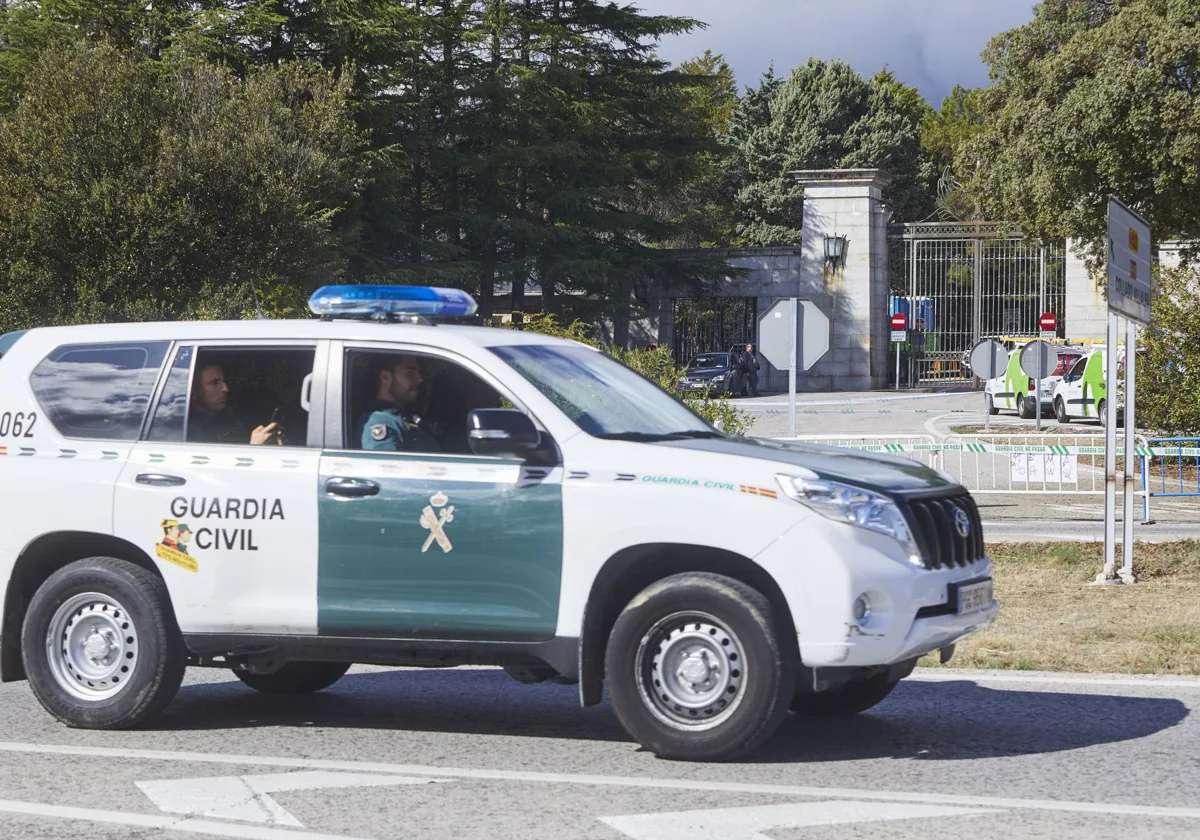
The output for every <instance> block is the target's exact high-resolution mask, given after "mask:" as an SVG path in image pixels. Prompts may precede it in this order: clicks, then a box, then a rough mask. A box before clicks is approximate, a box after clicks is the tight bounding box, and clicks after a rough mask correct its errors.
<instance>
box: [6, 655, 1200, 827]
mask: <svg viewBox="0 0 1200 840" xmlns="http://www.w3.org/2000/svg"><path fill="white" fill-rule="evenodd" d="M1197 710H1200V680H1197V679H1187V678H1176V679H1170V678H1165V679H1164V678H1136V677H1110V678H1106V677H1077V676H1069V675H1040V674H1028V673H1003V674H991V673H985V672H965V671H964V672H955V671H953V670H938V671H918V673H917V674H915V675H914V677H912V678H910V679H909V680H906V681H905V682H904V683H902V684H901V685H900V686H899V687H898V688H897V689H896V691H895V692H894V693H893V694H892V696H891V697H889V698H888V699H887V700H886V701H884V703H882V704H881V705H879V706H878V707H876V709H874V710H872V711H871V712H869V713H867V714H865V715H862V716H859V717H855V718H847V719H833V720H829V719H824V720H818V719H802V718H798V717H791V718H789V719H788V720H787V721H786V722H785V724H784V725H783V727H782V728H781V730H780V731H779V733H778V735H777V736H776V737H775V738H774V739H773V740H772V741H771V742H770V743H769V745H768V746H767V747H765V748H764V749H762V750H761V751H759V752H758V753H757V754H755V755H753V756H751V757H749V758H748V759H746V760H744V761H741V762H739V763H737V764H722V765H718V764H683V763H676V762H667V761H661V760H658V759H655V758H654V757H653V756H651V755H649V754H647V753H645V752H643V751H641V750H640V749H639V748H638V747H637V745H635V744H634V743H632V742H631V741H630V740H629V739H628V738H627V737H626V735H625V734H624V733H623V732H622V730H621V728H620V726H619V724H618V723H617V721H616V718H615V717H614V715H613V713H612V710H611V708H610V707H609V706H608V705H607V704H605V705H602V706H599V707H595V708H591V709H581V708H579V706H578V703H577V701H576V693H575V688H574V687H573V686H561V685H555V684H542V685H535V686H522V685H518V684H516V683H514V682H512V681H511V680H509V678H508V677H507V676H505V675H504V674H503V672H501V671H496V670H492V669H454V670H443V671H404V670H382V669H367V668H358V669H355V670H354V671H352V672H351V673H350V674H349V675H347V676H346V677H345V678H343V679H342V681H341V682H339V683H338V684H337V685H335V686H334V687H333V688H332V689H329V690H328V691H326V692H323V693H321V694H318V695H314V696H310V697H304V698H292V699H281V698H271V697H266V696H262V695H258V694H255V693H254V692H252V691H250V690H249V689H246V688H244V687H242V685H241V684H240V683H238V682H236V681H233V680H232V679H230V678H229V677H228V675H227V674H226V673H225V672H222V671H203V670H193V671H191V672H189V675H188V679H187V683H186V684H185V687H184V688H183V690H182V691H181V693H180V695H179V698H178V699H177V701H176V703H175V704H174V706H172V707H171V708H170V709H169V710H168V712H167V713H166V714H165V715H164V716H163V717H162V718H160V719H159V720H158V721H157V722H156V723H154V724H153V725H152V726H151V727H150V728H147V729H143V730H139V731H133V732H123V733H109V732H87V731H78V730H70V729H66V728H64V727H63V726H61V725H59V724H58V723H56V722H54V721H53V720H52V719H50V718H49V717H48V716H47V715H46V714H45V713H44V712H43V711H42V710H41V707H40V706H38V704H37V702H36V701H35V700H34V698H33V696H32V694H31V692H30V691H29V689H28V686H27V685H25V684H24V683H16V684H10V685H5V686H3V687H0V732H2V733H3V736H2V737H3V738H4V739H5V740H4V742H3V743H0V838H14V840H15V838H21V840H24V839H25V838H74V837H80V838H82V837H87V838H92V840H97V839H98V838H114V840H115V838H129V837H138V838H157V837H163V838H175V837H185V836H197V835H199V836H217V837H244V838H260V840H287V839H288V838H312V837H321V836H336V837H353V838H375V840H390V838H406V840H407V838H453V840H475V838H479V840H503V839H506V838H521V840H541V839H542V838H545V840H563V838H572V840H573V839H574V838H581V840H585V839H589V838H594V839H595V840H622V838H629V837H634V838H646V839H647V840H649V838H655V840H676V839H677V840H682V838H685V837H686V838H688V840H706V838H713V840H717V838H720V840H802V839H803V840H810V839H811V840H816V838H824V839H825V840H833V838H884V837H886V838H898V839H899V840H905V838H913V840H917V838H919V840H942V838H945V840H960V838H962V837H964V836H971V837H980V838H992V837H996V838H1005V840H1013V838H1034V837H1037V838H1042V837H1053V838H1059V840H1073V839H1074V838H1078V840H1094V838H1098V837H1122V838H1156V839H1157V838H1162V840H1171V838H1180V840H1183V839H1184V838H1188V840H1191V838H1195V837H1197V836H1200V760H1198V759H1197V757H1196V749H1195V748H1196V745H1197V744H1198V743H1200V722H1198V719H1197V717H1196V715H1195V712H1196V711H1197Z"/></svg>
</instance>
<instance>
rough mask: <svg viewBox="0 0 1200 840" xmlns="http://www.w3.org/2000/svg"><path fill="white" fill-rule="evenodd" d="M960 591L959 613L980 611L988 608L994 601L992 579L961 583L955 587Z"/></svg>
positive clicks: (965, 613)
mask: <svg viewBox="0 0 1200 840" xmlns="http://www.w3.org/2000/svg"><path fill="white" fill-rule="evenodd" d="M955 591H956V592H957V593H958V614H959V615H967V614H968V613H973V612H979V611H980V610H984V609H987V608H988V607H989V606H991V603H992V579H991V578H988V579H987V580H981V581H978V582H975V583H960V584H958V586H956V587H955Z"/></svg>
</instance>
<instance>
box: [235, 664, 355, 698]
mask: <svg viewBox="0 0 1200 840" xmlns="http://www.w3.org/2000/svg"><path fill="white" fill-rule="evenodd" d="M349 670H350V664H349V663H347V662H289V663H287V664H286V665H284V666H283V667H282V668H280V669H279V670H278V671H272V672H271V673H269V674H254V673H251V672H249V671H240V670H238V669H237V668H234V669H233V675H234V676H235V677H237V678H238V679H239V680H241V681H242V682H243V683H245V684H246V685H248V686H250V687H251V688H253V689H254V690H255V691H261V692H262V693H263V694H312V693H313V692H316V691H321V690H322V689H325V688H329V686H331V685H333V684H334V683H335V682H337V681H338V680H340V679H341V678H342V677H343V676H345V674H346V672H347V671H349Z"/></svg>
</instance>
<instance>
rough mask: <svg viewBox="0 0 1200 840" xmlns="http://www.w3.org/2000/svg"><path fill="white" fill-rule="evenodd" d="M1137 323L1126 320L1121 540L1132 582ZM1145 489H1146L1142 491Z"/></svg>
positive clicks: (1125, 575)
mask: <svg viewBox="0 0 1200 840" xmlns="http://www.w3.org/2000/svg"><path fill="white" fill-rule="evenodd" d="M1136 351H1137V324H1136V323H1135V322H1134V321H1133V320H1132V319H1130V318H1127V319H1125V498H1124V503H1123V504H1122V506H1121V525H1122V527H1123V529H1124V530H1123V537H1122V540H1121V580H1122V581H1124V582H1125V583H1133V582H1134V578H1133V465H1134V463H1135V462H1136V461H1137V457H1136V456H1135V455H1134V452H1133V450H1134V434H1135V432H1136V431H1137V426H1136V425H1135V418H1134V415H1133V407H1134V398H1135V393H1134V383H1135V382H1136V376H1135V375H1134V366H1135V364H1136V359H1137V352H1136ZM1143 489H1145V488H1143Z"/></svg>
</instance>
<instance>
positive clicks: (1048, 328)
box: [1038, 312, 1058, 338]
mask: <svg viewBox="0 0 1200 840" xmlns="http://www.w3.org/2000/svg"><path fill="white" fill-rule="evenodd" d="M1038 326H1039V327H1041V328H1042V338H1054V337H1055V336H1056V335H1057V334H1058V316H1057V315H1055V314H1054V313H1053V312H1043V313H1042V314H1041V316H1040V317H1039V318H1038Z"/></svg>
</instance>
